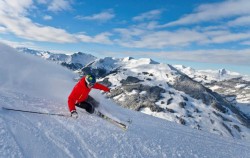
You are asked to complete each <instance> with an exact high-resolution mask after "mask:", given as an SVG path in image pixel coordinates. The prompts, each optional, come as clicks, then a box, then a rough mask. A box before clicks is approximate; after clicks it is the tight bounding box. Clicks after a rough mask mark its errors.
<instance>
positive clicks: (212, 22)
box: [0, 0, 250, 74]
mask: <svg viewBox="0 0 250 158" xmlns="http://www.w3.org/2000/svg"><path fill="white" fill-rule="evenodd" d="M0 42H3V43H6V44H9V45H11V46H14V47H18V46H19V47H20V46H24V47H28V48H33V49H38V50H49V51H52V52H55V53H68V54H69V53H74V52H77V51H82V52H86V53H91V54H93V55H95V56H97V57H105V56H113V57H126V56H132V57H135V58H141V57H145V58H152V59H154V60H156V61H158V62H164V63H171V64H183V65H186V66H192V67H193V68H196V69H204V68H207V69H219V68H227V69H229V70H233V71H238V72H241V73H244V74H250V62H249V61H250V1H249V0H206V1H204V0H188V1H187V0H144V1H142V0H127V1H123V0H106V1H100V0H82V1H78V0H11V1H7V0H0Z"/></svg>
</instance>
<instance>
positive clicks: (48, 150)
mask: <svg viewBox="0 0 250 158" xmlns="http://www.w3.org/2000/svg"><path fill="white" fill-rule="evenodd" d="M0 51H1V58H0V74H1V77H0V106H1V107H2V106H5V107H11V108H17V109H25V110H34V111H43V112H54V113H64V114H67V113H68V109H67V101H66V100H67V97H66V96H67V94H68V93H70V90H71V88H72V87H73V85H74V84H75V83H74V81H73V78H74V77H76V76H75V74H73V73H71V72H69V71H67V70H66V69H64V68H62V67H59V66H58V65H57V64H53V63H51V62H47V61H45V60H40V59H39V58H35V57H32V56H28V55H21V54H20V53H17V52H16V51H15V50H14V49H12V48H9V47H7V46H4V45H2V44H0ZM10 60H14V61H13V62H9V61H10ZM102 60H103V62H107V61H108V64H110V65H109V68H110V67H113V69H112V71H115V70H116V71H115V72H112V71H111V70H108V71H107V72H108V73H109V75H107V76H106V77H105V79H104V80H105V81H113V84H117V87H118V86H120V85H121V84H125V85H127V88H129V86H130V85H131V82H134V83H141V87H144V88H145V87H146V89H145V92H141V93H140V94H141V95H143V94H147V88H149V87H147V85H148V84H147V85H146V84H143V83H142V82H144V81H140V80H142V79H143V77H146V78H148V80H146V81H149V79H157V78H159V80H158V79H157V83H161V84H162V86H165V87H166V90H169V91H170V90H171V92H172V93H171V95H172V97H173V100H174V101H173V103H175V102H176V101H175V99H177V98H178V99H180V100H182V99H181V98H182V97H181V96H180V94H182V95H183V97H187V99H188V103H193V104H194V106H196V104H195V103H196V102H198V101H195V100H194V99H192V98H191V97H190V96H187V95H186V94H184V93H179V92H178V93H177V91H176V90H174V89H173V88H171V87H170V85H166V84H165V82H166V81H165V80H160V79H166V80H167V81H168V82H169V83H172V84H174V77H175V75H176V74H178V72H177V71H176V70H174V69H173V68H172V67H171V66H167V65H165V66H164V65H163V64H157V63H155V62H152V61H151V60H149V59H140V60H139V61H140V62H141V63H143V64H139V62H138V60H135V59H131V58H126V59H116V60H115V59H112V58H105V59H102ZM118 61H119V63H120V64H119V65H116V64H118V63H117V62H118ZM112 62H113V64H112ZM26 63H29V65H28V64H26ZM150 63H151V64H150ZM98 64H99V66H102V64H101V63H100V62H95V63H94V64H93V65H96V66H97V65H98ZM122 64H124V65H122ZM30 65H32V66H30ZM121 66H123V68H122V69H121ZM144 66H147V67H146V68H145V69H144V71H143V72H142V73H141V72H140V70H139V68H142V67H144ZM103 68H106V67H105V65H103ZM126 68H127V69H126ZM136 68H138V70H137V69H136ZM125 69H126V70H125ZM17 70H18V71H17ZM37 70H39V71H37ZM145 70H147V72H146V71H145ZM153 70H154V72H152V71H153ZM156 70H157V71H156ZM160 71H164V72H165V73H164V74H165V75H160V74H159V72H160ZM118 73H120V76H118ZM140 73H141V74H140ZM147 73H148V74H147ZM122 74H123V75H124V77H125V78H126V79H123V78H122V77H123V76H122ZM126 74H130V75H133V74H136V75H137V78H138V79H139V80H137V79H136V78H135V77H129V79H128V77H127V76H126ZM167 75H169V76H168V77H167V78H166V77H165V76H167ZM170 75H171V76H170ZM115 76H116V77H115ZM108 77H109V78H108ZM119 77H120V78H119ZM120 81H122V82H120ZM113 84H112V85H113ZM113 86H114V85H113ZM148 86H153V85H150V84H149V85H148ZM158 86H159V87H160V86H161V85H158ZM149 89H150V88H149ZM156 89H158V88H156ZM127 90H128V89H127ZM151 90H154V89H151ZM128 91H129V90H128ZM134 93H135V90H132V91H131V93H129V94H128V95H131V97H132V96H133V94H134ZM173 93H176V95H174V94H173ZM152 94H155V93H152ZM91 95H92V96H93V97H94V98H95V99H96V100H98V101H100V102H101V106H100V107H99V108H100V110H104V111H106V112H108V113H109V114H110V115H112V116H113V117H117V118H119V119H120V120H125V119H127V118H130V119H132V124H130V126H129V129H128V130H127V131H126V132H124V131H122V130H120V129H119V128H117V127H115V126H113V125H112V124H110V123H108V122H106V121H105V120H102V119H100V118H98V117H95V116H94V115H89V114H87V113H86V112H85V111H83V110H80V109H78V112H79V115H80V117H79V118H78V119H77V120H74V119H72V118H67V117H59V116H48V115H37V114H29V113H22V112H11V111H6V110H3V109H1V110H0V116H1V117H0V122H1V126H0V157H19V158H22V157H25V158H26V157H37V158H40V157H41V158H42V157H157V158H159V157H210V156H211V155H212V157H227V158H229V157H232V158H237V157H248V156H249V153H250V143H249V142H247V141H242V140H236V139H232V138H224V137H220V136H218V135H214V134H210V133H207V132H202V131H199V130H194V129H191V128H188V127H185V126H181V125H177V124H175V123H171V122H168V121H164V120H162V119H158V118H155V117H151V116H148V115H145V114H142V113H138V112H135V111H131V110H127V109H124V108H121V107H119V106H117V105H116V104H115V103H113V102H112V101H111V100H108V99H106V98H105V97H104V96H102V95H101V94H100V92H99V91H92V92H91ZM112 95H113V93H112ZM169 95H170V93H169ZM118 97H119V96H118ZM150 97H151V98H154V96H150ZM119 98H120V100H121V99H122V96H121V97H119ZM141 99H142V101H143V98H141ZM171 106H174V105H172V104H171ZM197 106H198V105H197ZM199 106H201V107H203V108H204V109H205V108H206V105H204V104H202V103H201V104H200V105H199ZM188 107H190V108H191V107H192V106H190V105H188ZM142 109H144V111H146V107H144V108H143V107H141V110H142ZM216 113H217V114H221V113H220V112H216ZM201 115H203V114H201ZM223 116H224V115H223ZM197 121H198V120H197Z"/></svg>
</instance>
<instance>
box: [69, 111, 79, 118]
mask: <svg viewBox="0 0 250 158" xmlns="http://www.w3.org/2000/svg"><path fill="white" fill-rule="evenodd" d="M71 117H73V118H75V119H77V118H78V114H77V112H76V111H75V110H72V111H71Z"/></svg>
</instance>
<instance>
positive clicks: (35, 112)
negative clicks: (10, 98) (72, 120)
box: [2, 107, 70, 117]
mask: <svg viewBox="0 0 250 158" xmlns="http://www.w3.org/2000/svg"><path fill="white" fill-rule="evenodd" d="M2 109H4V110H9V111H17V112H26V113H34V114H40V115H55V116H63V117H70V116H69V115H65V114H56V113H48V112H39V111H29V110H21V109H13V108H7V107H2Z"/></svg>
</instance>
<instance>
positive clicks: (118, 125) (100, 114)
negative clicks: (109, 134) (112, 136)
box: [95, 111, 128, 131]
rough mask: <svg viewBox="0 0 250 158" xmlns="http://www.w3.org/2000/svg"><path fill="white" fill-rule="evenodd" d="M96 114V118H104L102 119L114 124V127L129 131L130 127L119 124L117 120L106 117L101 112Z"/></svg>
mask: <svg viewBox="0 0 250 158" xmlns="http://www.w3.org/2000/svg"><path fill="white" fill-rule="evenodd" d="M95 114H96V116H98V117H100V118H102V119H104V120H106V121H108V122H110V123H112V124H113V125H115V126H117V127H119V128H121V129H123V130H125V131H126V130H127V129H128V126H127V125H126V124H124V123H121V122H118V121H116V120H114V119H112V118H110V117H108V116H106V115H104V114H103V113H101V112H100V111H95Z"/></svg>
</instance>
